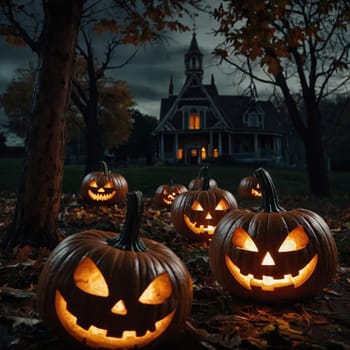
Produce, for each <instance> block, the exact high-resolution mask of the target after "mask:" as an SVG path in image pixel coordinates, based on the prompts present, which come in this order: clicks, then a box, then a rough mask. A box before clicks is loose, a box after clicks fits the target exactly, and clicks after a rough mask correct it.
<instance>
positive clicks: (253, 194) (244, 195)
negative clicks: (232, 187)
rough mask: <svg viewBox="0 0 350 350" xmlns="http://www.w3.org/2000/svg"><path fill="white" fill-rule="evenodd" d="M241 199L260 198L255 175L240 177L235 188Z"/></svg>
mask: <svg viewBox="0 0 350 350" xmlns="http://www.w3.org/2000/svg"><path fill="white" fill-rule="evenodd" d="M237 193H238V196H239V197H240V198H241V199H261V196H262V194H261V189H260V184H259V181H258V179H257V178H256V176H254V175H251V176H246V177H244V178H242V179H241V181H240V182H239V185H238V190H237Z"/></svg>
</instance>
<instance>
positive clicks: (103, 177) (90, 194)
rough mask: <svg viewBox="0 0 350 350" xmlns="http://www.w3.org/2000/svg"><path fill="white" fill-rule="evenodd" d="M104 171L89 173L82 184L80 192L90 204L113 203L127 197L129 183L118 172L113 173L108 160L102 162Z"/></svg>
mask: <svg viewBox="0 0 350 350" xmlns="http://www.w3.org/2000/svg"><path fill="white" fill-rule="evenodd" d="M101 164H102V166H103V171H102V172H100V171H96V172H92V173H89V174H87V175H86V176H85V177H84V179H83V181H82V184H81V188H80V194H81V196H82V198H83V200H84V201H85V202H86V203H88V204H105V205H112V204H116V203H120V202H122V201H124V200H125V199H126V194H127V193H128V183H127V182H126V180H125V178H124V177H123V176H122V175H120V174H118V173H111V172H110V171H109V170H108V167H107V164H106V162H101Z"/></svg>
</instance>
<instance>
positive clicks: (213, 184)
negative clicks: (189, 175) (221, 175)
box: [187, 165, 219, 191]
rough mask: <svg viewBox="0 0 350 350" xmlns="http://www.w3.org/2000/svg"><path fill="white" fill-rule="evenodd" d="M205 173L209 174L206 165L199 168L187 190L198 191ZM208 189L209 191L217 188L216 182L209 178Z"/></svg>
mask: <svg viewBox="0 0 350 350" xmlns="http://www.w3.org/2000/svg"><path fill="white" fill-rule="evenodd" d="M205 173H209V167H208V165H204V166H202V167H200V168H199V172H198V176H197V177H196V178H194V179H192V180H191V181H190V182H189V184H188V186H187V188H188V189H189V190H190V191H195V190H200V189H201V188H202V187H203V180H204V176H205ZM209 188H210V189H214V188H219V186H218V183H217V181H216V180H215V179H213V178H210V177H209Z"/></svg>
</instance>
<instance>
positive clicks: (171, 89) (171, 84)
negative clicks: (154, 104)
mask: <svg viewBox="0 0 350 350" xmlns="http://www.w3.org/2000/svg"><path fill="white" fill-rule="evenodd" d="M173 94H174V83H173V76H172V75H170V82H169V96H173Z"/></svg>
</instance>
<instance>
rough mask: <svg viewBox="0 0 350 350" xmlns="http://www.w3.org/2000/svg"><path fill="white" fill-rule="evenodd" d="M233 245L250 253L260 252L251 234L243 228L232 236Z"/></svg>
mask: <svg viewBox="0 0 350 350" xmlns="http://www.w3.org/2000/svg"><path fill="white" fill-rule="evenodd" d="M231 241H232V244H233V245H234V246H235V247H237V248H240V249H244V250H248V251H250V252H258V251H259V250H258V247H257V246H256V244H255V243H254V241H253V239H252V238H251V237H250V236H249V234H248V233H247V232H246V231H245V230H243V229H242V228H241V227H237V228H236V229H235V231H234V232H233V235H232V239H231Z"/></svg>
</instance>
